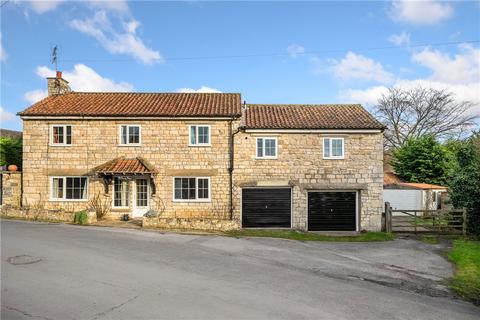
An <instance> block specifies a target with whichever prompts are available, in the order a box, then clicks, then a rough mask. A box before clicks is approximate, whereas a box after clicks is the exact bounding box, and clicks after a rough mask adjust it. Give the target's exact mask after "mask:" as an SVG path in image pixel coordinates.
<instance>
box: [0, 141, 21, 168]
mask: <svg viewBox="0 0 480 320" xmlns="http://www.w3.org/2000/svg"><path fill="white" fill-rule="evenodd" d="M11 164H15V165H16V166H17V167H18V169H19V170H21V169H22V139H12V138H0V166H4V165H11Z"/></svg>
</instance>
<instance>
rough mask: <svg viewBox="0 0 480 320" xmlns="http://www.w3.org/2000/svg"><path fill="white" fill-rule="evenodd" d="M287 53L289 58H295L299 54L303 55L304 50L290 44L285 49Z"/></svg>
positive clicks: (299, 46)
mask: <svg viewBox="0 0 480 320" xmlns="http://www.w3.org/2000/svg"><path fill="white" fill-rule="evenodd" d="M287 52H288V54H289V55H290V57H291V58H296V57H297V56H298V55H299V54H302V53H305V48H304V47H302V46H301V45H298V44H291V45H289V46H288V47H287Z"/></svg>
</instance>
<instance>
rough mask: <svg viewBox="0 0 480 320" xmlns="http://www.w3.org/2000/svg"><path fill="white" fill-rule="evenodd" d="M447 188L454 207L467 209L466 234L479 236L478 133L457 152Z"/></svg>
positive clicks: (479, 160) (479, 134)
mask: <svg viewBox="0 0 480 320" xmlns="http://www.w3.org/2000/svg"><path fill="white" fill-rule="evenodd" d="M449 187H450V189H449V191H450V198H451V199H452V203H453V205H454V207H456V208H466V209H467V229H468V232H469V233H472V234H475V235H480V133H477V134H474V135H473V136H472V137H471V138H469V139H468V140H467V141H466V142H465V143H464V144H463V145H462V147H460V148H459V150H458V151H457V165H456V170H455V173H454V174H453V176H452V178H451V180H450V183H449Z"/></svg>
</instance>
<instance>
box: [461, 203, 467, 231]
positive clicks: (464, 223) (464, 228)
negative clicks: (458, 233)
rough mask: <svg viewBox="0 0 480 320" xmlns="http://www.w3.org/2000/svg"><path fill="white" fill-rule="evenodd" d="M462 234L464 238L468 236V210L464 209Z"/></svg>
mask: <svg viewBox="0 0 480 320" xmlns="http://www.w3.org/2000/svg"><path fill="white" fill-rule="evenodd" d="M462 218H463V219H462V220H463V221H462V234H463V235H464V236H466V235H467V209H466V208H463V209H462Z"/></svg>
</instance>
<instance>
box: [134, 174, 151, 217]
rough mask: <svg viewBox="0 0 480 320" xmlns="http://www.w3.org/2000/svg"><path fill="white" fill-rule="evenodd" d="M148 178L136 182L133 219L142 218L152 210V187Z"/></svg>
mask: <svg viewBox="0 0 480 320" xmlns="http://www.w3.org/2000/svg"><path fill="white" fill-rule="evenodd" d="M148 182H149V180H148V178H138V179H135V180H134V185H135V194H134V199H133V217H134V218H137V217H142V216H143V215H144V214H145V213H146V212H147V211H148V210H150V185H149V183H148Z"/></svg>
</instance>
